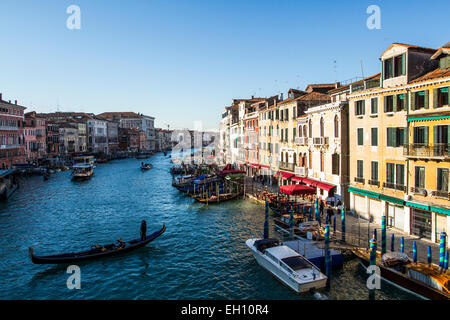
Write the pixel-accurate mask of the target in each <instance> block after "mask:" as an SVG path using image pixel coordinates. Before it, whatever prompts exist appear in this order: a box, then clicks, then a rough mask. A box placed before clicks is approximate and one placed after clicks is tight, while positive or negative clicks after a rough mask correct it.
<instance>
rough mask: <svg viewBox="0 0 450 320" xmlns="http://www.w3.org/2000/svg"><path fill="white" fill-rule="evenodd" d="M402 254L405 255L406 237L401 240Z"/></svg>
mask: <svg viewBox="0 0 450 320" xmlns="http://www.w3.org/2000/svg"><path fill="white" fill-rule="evenodd" d="M400 252H401V253H405V238H404V237H401V238H400Z"/></svg>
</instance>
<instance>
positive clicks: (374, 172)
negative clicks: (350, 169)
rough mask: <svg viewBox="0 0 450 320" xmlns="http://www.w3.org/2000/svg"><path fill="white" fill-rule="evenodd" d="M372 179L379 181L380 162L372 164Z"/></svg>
mask: <svg viewBox="0 0 450 320" xmlns="http://www.w3.org/2000/svg"><path fill="white" fill-rule="evenodd" d="M370 171H371V177H370V179H371V180H373V181H378V161H372V162H371V170H370Z"/></svg>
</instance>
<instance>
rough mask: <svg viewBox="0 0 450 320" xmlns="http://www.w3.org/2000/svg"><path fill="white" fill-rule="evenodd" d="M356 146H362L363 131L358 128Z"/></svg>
mask: <svg viewBox="0 0 450 320" xmlns="http://www.w3.org/2000/svg"><path fill="white" fill-rule="evenodd" d="M357 132H358V146H362V145H364V129H363V128H358V130H357Z"/></svg>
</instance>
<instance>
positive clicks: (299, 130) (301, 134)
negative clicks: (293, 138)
mask: <svg viewBox="0 0 450 320" xmlns="http://www.w3.org/2000/svg"><path fill="white" fill-rule="evenodd" d="M298 136H299V138H301V137H302V136H303V132H302V127H301V126H300V127H298Z"/></svg>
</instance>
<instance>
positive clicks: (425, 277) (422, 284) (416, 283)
mask: <svg viewBox="0 0 450 320" xmlns="http://www.w3.org/2000/svg"><path fill="white" fill-rule="evenodd" d="M352 251H353V253H354V254H355V255H356V256H357V257H358V258H359V259H360V261H361V264H362V265H363V266H364V267H365V268H367V267H368V266H369V264H370V253H369V251H368V250H366V249H354V250H352ZM377 266H378V267H379V268H380V273H381V278H383V279H384V280H386V281H388V282H390V283H392V284H393V285H395V286H397V287H399V288H401V289H403V290H405V291H408V292H410V293H413V294H415V295H417V296H419V297H421V298H424V299H431V300H448V299H450V275H449V274H448V273H446V271H443V272H440V270H439V267H438V266H436V265H434V264H430V265H428V264H425V263H421V262H419V263H413V262H412V261H411V259H410V258H409V257H408V256H407V255H406V254H405V253H401V252H389V253H385V254H384V255H381V253H380V252H378V253H377Z"/></svg>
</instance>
